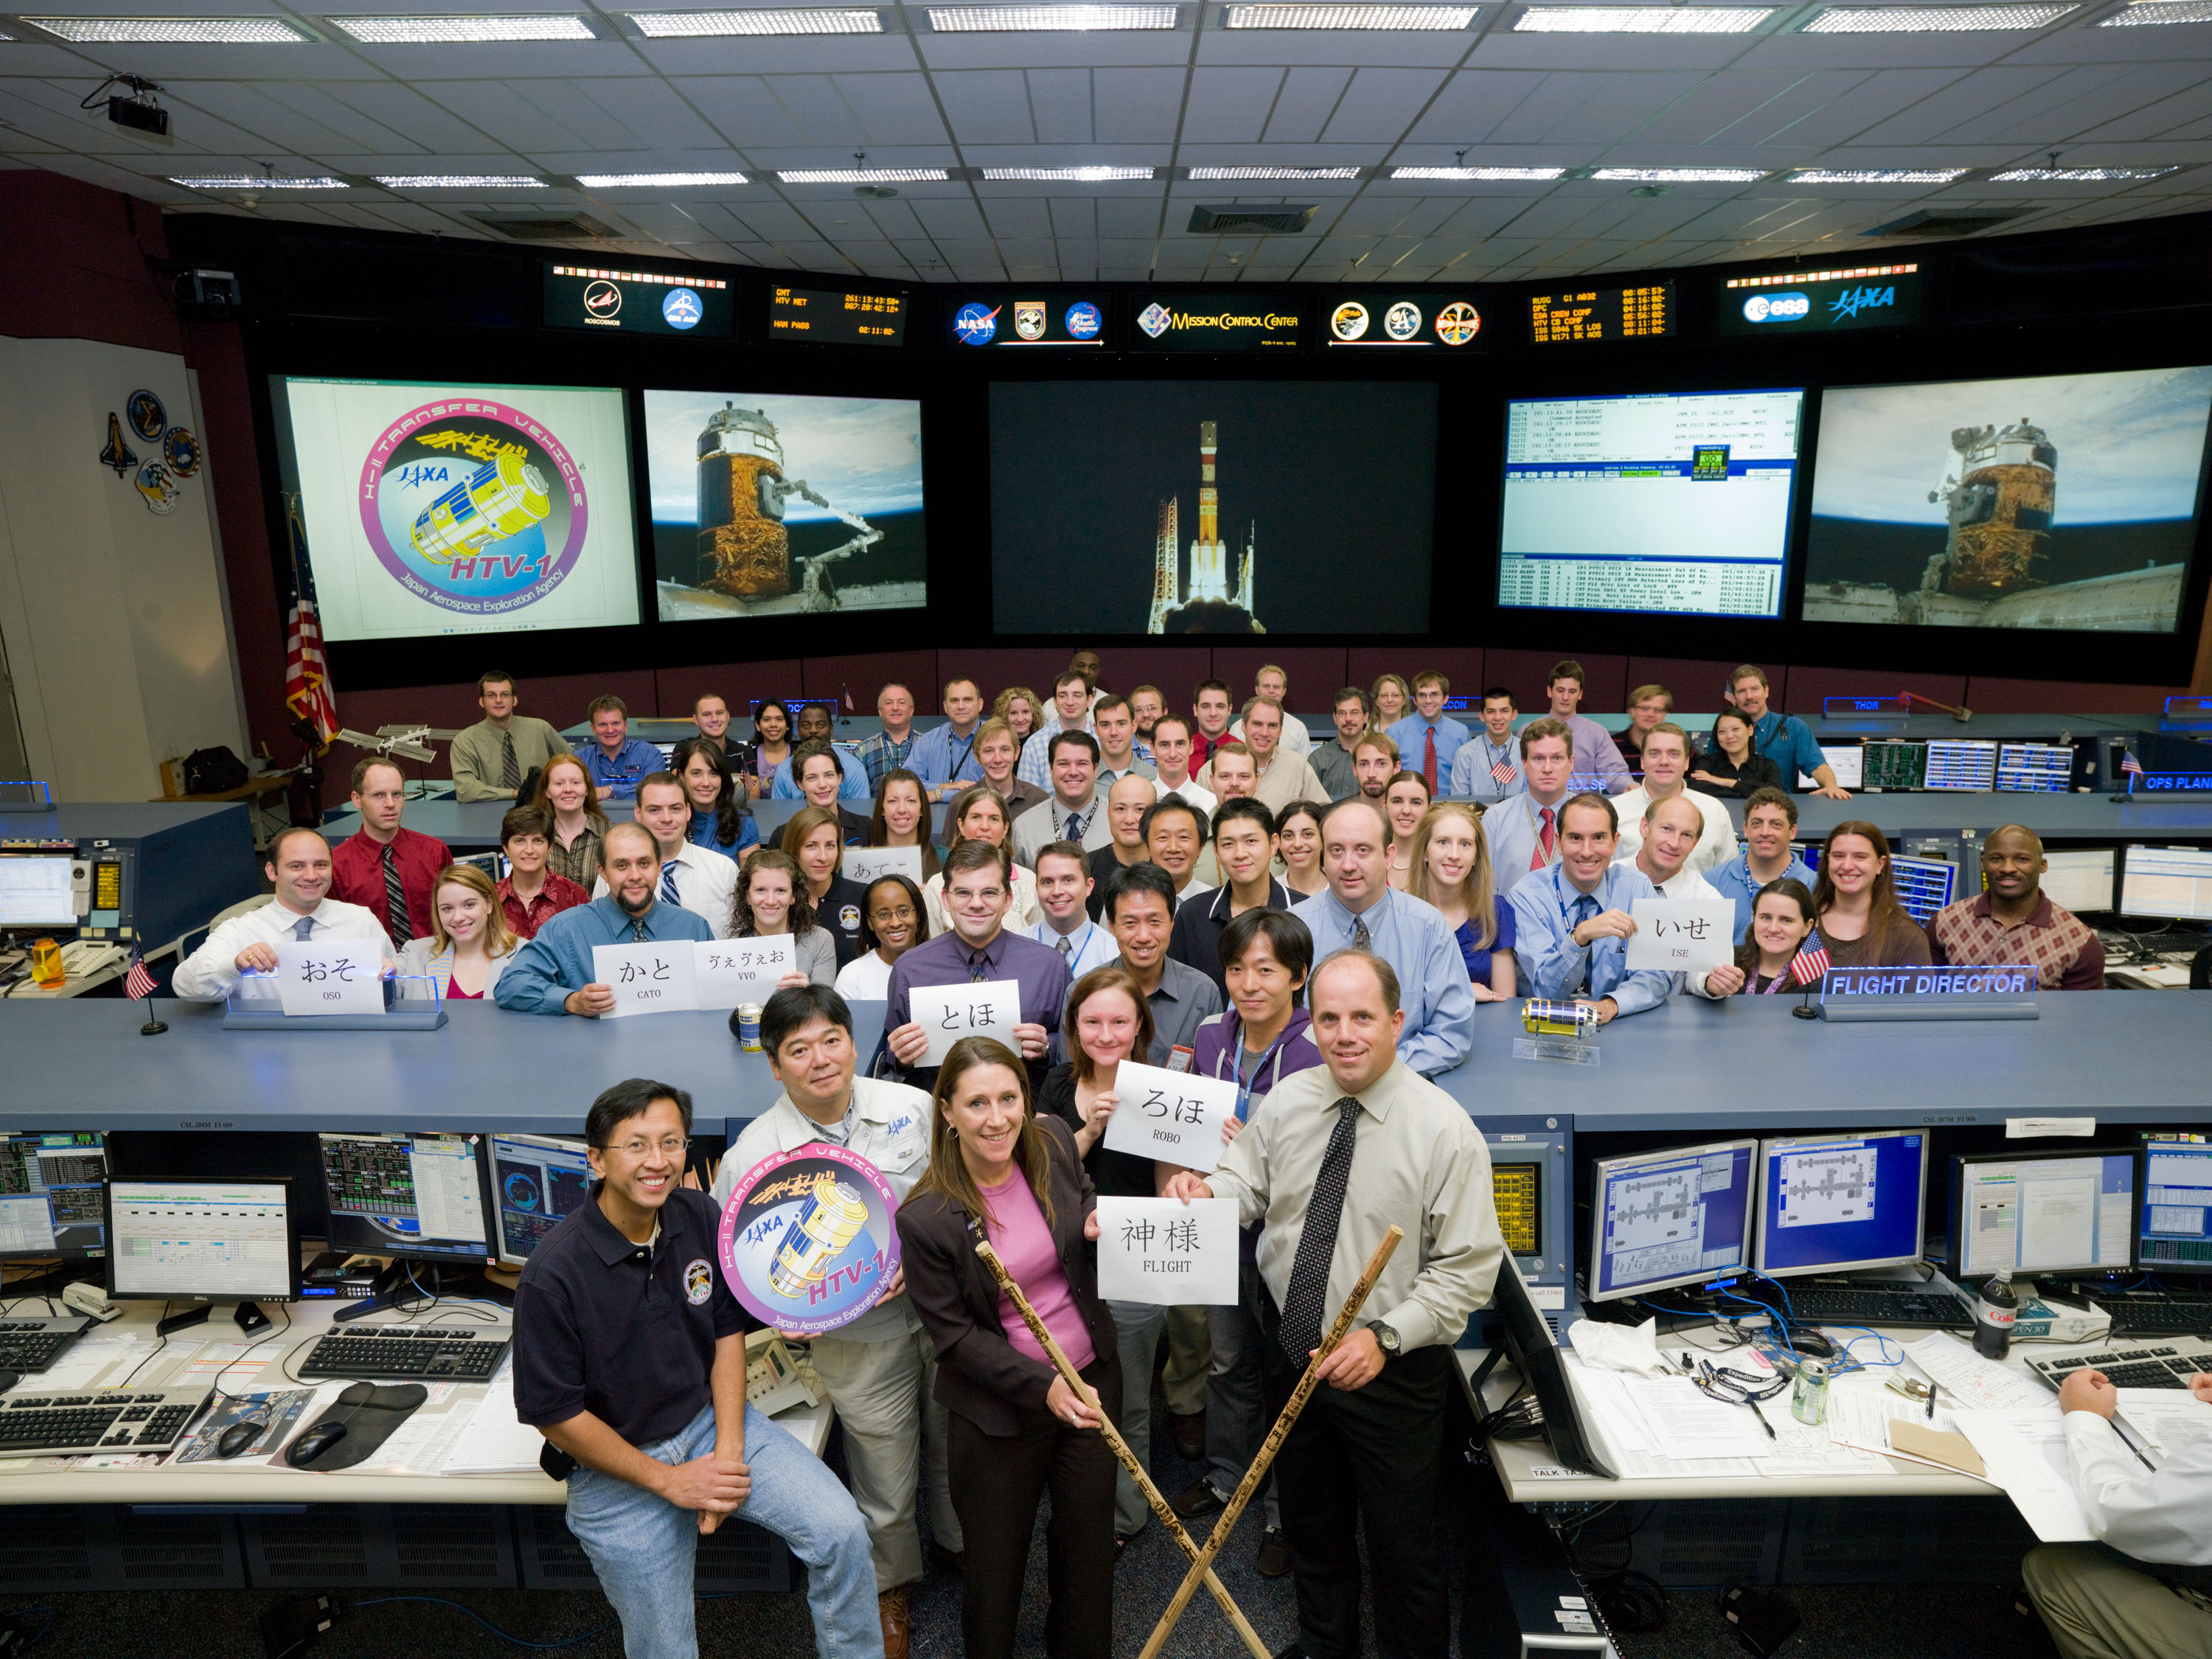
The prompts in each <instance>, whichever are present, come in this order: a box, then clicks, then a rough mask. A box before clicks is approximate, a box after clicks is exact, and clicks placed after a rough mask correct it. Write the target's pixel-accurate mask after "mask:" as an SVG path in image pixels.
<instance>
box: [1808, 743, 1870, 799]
mask: <svg viewBox="0 0 2212 1659" xmlns="http://www.w3.org/2000/svg"><path fill="white" fill-rule="evenodd" d="M1820 758H1821V759H1822V760H1824V761H1826V762H1827V763H1828V769H1829V770H1830V771H1832V772H1833V773H1834V774H1835V775H1836V783H1837V786H1838V787H1839V788H1844V789H1857V788H1861V787H1863V786H1864V782H1865V769H1866V750H1865V749H1864V748H1863V746H1862V745H1860V744H1856V743H1824V744H1821V745H1820ZM1797 787H1799V788H1801V789H1809V788H1811V787H1813V780H1812V779H1811V778H1809V777H1805V776H1802V775H1801V776H1800V778H1799V780H1798V784H1797Z"/></svg>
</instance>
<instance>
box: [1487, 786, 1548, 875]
mask: <svg viewBox="0 0 2212 1659" xmlns="http://www.w3.org/2000/svg"><path fill="white" fill-rule="evenodd" d="M1565 804H1566V797H1565V796H1561V797H1560V799H1559V805H1555V806H1553V808H1552V811H1553V817H1554V823H1553V830H1552V856H1551V857H1550V858H1549V859H1548V860H1546V862H1547V863H1549V864H1554V865H1556V864H1557V863H1559V828H1558V823H1557V821H1556V820H1557V815H1558V813H1559V806H1564V805H1565ZM1541 811H1543V805H1542V803H1541V802H1540V801H1538V800H1537V799H1536V798H1535V797H1534V795H1532V794H1530V793H1528V791H1527V790H1526V789H1523V790H1521V791H1520V792H1518V793H1516V794H1512V795H1509V796H1507V797H1506V798H1505V799H1504V800H1502V801H1500V802H1498V805H1495V806H1492V808H1491V809H1490V810H1489V811H1486V812H1485V813H1484V814H1483V815H1482V839H1483V842H1484V843H1485V844H1486V846H1488V848H1490V874H1491V879H1492V881H1493V882H1494V883H1496V884H1497V893H1498V902H1499V903H1500V904H1503V903H1504V902H1505V897H1506V895H1508V894H1509V893H1510V892H1511V891H1512V890H1513V889H1514V888H1515V887H1516V885H1518V884H1519V883H1520V880H1521V878H1522V877H1523V876H1525V875H1527V874H1528V872H1530V871H1531V870H1532V869H1534V868H1535V864H1536V849H1537V848H1538V847H1539V846H1540V845H1541V843H1540V842H1538V841H1537V839H1536V830H1537V827H1538V826H1539V825H1540V824H1541V823H1542V820H1541V818H1540V817H1538V816H1537V814H1538V813H1540V812H1541Z"/></svg>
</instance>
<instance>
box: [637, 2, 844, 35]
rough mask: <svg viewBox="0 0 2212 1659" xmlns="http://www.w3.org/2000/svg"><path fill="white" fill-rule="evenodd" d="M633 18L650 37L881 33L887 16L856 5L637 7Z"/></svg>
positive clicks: (644, 33)
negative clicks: (723, 8)
mask: <svg viewBox="0 0 2212 1659" xmlns="http://www.w3.org/2000/svg"><path fill="white" fill-rule="evenodd" d="M629 21H631V22H633V23H635V24H636V25H637V32H638V33H640V34H642V35H644V36H645V37H646V39H647V40H690V39H694V38H696V37H698V36H701V35H709V34H881V33H883V32H884V20H883V18H882V17H881V16H880V15H878V14H877V13H876V12H874V11H872V10H860V9H854V8H852V7H844V6H838V7H831V6H792V7H767V6H763V7H761V8H759V9H747V10H743V11H634V12H632V13H630V14H629Z"/></svg>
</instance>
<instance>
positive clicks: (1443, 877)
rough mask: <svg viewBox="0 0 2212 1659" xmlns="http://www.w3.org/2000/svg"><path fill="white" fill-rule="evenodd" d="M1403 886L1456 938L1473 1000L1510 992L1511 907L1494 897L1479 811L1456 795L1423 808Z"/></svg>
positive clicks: (1493, 878) (1489, 999)
mask: <svg viewBox="0 0 2212 1659" xmlns="http://www.w3.org/2000/svg"><path fill="white" fill-rule="evenodd" d="M1411 863H1412V874H1411V876H1410V877H1409V878H1407V884H1406V890H1407V892H1408V893H1411V894H1412V895H1413V896H1414V897H1415V898H1417V899H1422V900H1425V901H1426V902H1429V903H1431V904H1433V905H1435V906H1436V907H1437V910H1438V912H1439V913H1441V914H1442V915H1443V919H1444V926H1445V927H1449V928H1450V929H1451V930H1452V937H1453V938H1454V939H1456V940H1458V941H1459V954H1460V959H1461V960H1462V962H1464V963H1467V976H1468V981H1470V983H1471V984H1472V986H1473V988H1474V1000H1476V1001H1477V1002H1498V1001H1502V1000H1504V999H1505V998H1507V997H1510V996H1511V995H1512V994H1513V993H1514V989H1515V975H1516V971H1517V970H1516V969H1515V967H1514V963H1513V907H1512V906H1511V905H1510V904H1500V903H1499V902H1498V880H1497V875H1496V872H1494V871H1493V870H1492V868H1491V864H1490V843H1489V842H1486V841H1485V840H1484V839H1483V838H1482V825H1481V823H1480V820H1479V815H1478V814H1477V813H1476V812H1475V811H1474V808H1473V807H1471V806H1468V805H1465V804H1464V803H1462V802H1460V801H1450V800H1440V801H1438V802H1437V804H1436V805H1434V806H1431V808H1429V810H1428V811H1425V812H1424V813H1422V814H1421V821H1420V823H1419V824H1418V825H1416V826H1415V828H1414V830H1413V857H1412V860H1411Z"/></svg>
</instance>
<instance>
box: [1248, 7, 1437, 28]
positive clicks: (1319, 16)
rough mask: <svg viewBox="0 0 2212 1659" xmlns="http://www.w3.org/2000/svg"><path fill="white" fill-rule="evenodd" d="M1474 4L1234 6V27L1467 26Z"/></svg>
mask: <svg viewBox="0 0 2212 1659" xmlns="http://www.w3.org/2000/svg"><path fill="white" fill-rule="evenodd" d="M1478 9H1479V8H1477V7H1474V6H1231V7H1230V8H1229V14H1228V23H1229V27H1231V28H1232V29H1463V28H1465V27H1467V26H1468V24H1469V23H1471V22H1473V21H1474V14H1475V12H1476V11H1477V10H1478Z"/></svg>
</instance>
